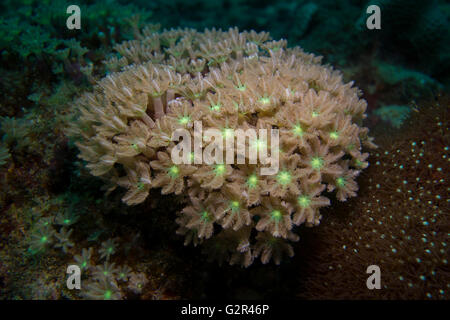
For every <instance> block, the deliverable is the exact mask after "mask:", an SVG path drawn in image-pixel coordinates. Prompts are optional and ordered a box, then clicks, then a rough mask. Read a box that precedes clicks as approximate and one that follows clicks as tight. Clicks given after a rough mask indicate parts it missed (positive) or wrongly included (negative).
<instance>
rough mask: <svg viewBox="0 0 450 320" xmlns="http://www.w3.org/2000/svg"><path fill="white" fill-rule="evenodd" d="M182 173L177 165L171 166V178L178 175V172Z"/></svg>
mask: <svg viewBox="0 0 450 320" xmlns="http://www.w3.org/2000/svg"><path fill="white" fill-rule="evenodd" d="M179 173H180V169H179V168H178V167H177V166H171V167H170V168H169V171H168V174H169V176H170V177H171V178H176V177H178V174H179Z"/></svg>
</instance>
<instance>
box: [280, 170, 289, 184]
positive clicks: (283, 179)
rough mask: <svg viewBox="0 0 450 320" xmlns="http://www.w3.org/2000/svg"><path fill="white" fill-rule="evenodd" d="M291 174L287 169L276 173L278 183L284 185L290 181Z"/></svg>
mask: <svg viewBox="0 0 450 320" xmlns="http://www.w3.org/2000/svg"><path fill="white" fill-rule="evenodd" d="M291 178H292V176H291V174H290V173H289V172H288V171H280V173H278V175H277V181H278V183H279V184H281V185H283V186H285V185H287V184H289V183H290V182H291Z"/></svg>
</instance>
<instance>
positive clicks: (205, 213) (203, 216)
mask: <svg viewBox="0 0 450 320" xmlns="http://www.w3.org/2000/svg"><path fill="white" fill-rule="evenodd" d="M201 219H202V220H203V221H209V213H208V211H203V212H202V213H201Z"/></svg>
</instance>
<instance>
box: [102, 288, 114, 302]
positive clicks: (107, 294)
mask: <svg viewBox="0 0 450 320" xmlns="http://www.w3.org/2000/svg"><path fill="white" fill-rule="evenodd" d="M111 296H112V292H111V290H106V291H105V294H104V295H103V297H104V298H105V300H109V299H111Z"/></svg>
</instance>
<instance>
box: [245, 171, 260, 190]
mask: <svg viewBox="0 0 450 320" xmlns="http://www.w3.org/2000/svg"><path fill="white" fill-rule="evenodd" d="M247 183H248V185H249V187H250V188H255V187H256V186H257V185H258V177H257V176H256V174H252V175H251V176H250V177H249V178H248V180H247Z"/></svg>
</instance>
